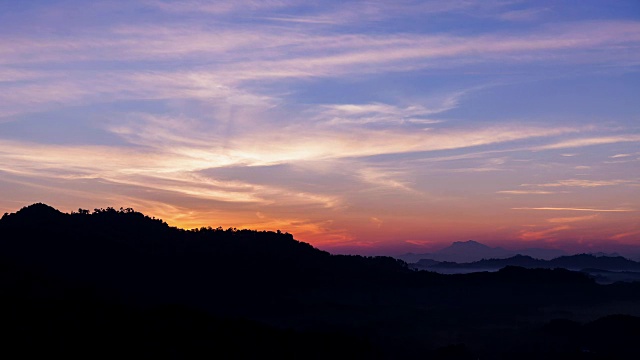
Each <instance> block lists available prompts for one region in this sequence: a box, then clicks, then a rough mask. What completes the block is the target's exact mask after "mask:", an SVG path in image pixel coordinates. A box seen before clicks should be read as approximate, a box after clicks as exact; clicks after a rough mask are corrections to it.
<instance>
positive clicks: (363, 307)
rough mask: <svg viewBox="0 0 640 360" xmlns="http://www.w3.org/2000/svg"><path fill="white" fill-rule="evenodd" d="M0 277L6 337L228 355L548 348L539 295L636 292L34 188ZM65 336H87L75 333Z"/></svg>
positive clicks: (5, 238)
mask: <svg viewBox="0 0 640 360" xmlns="http://www.w3.org/2000/svg"><path fill="white" fill-rule="evenodd" d="M0 286H1V287H2V290H3V292H2V294H3V295H2V297H1V299H2V301H3V304H4V306H3V307H2V309H3V310H2V311H4V313H3V314H0V315H2V316H4V317H7V318H10V319H12V320H10V321H9V322H6V323H5V325H3V326H5V330H6V329H7V328H6V327H16V328H17V327H19V326H20V325H19V324H26V325H24V326H23V327H22V328H21V329H22V330H20V331H17V332H16V331H14V337H13V338H12V340H11V341H12V342H14V343H15V344H22V345H16V346H27V345H25V344H26V343H25V342H30V341H35V342H36V343H37V342H41V341H44V342H45V343H46V344H47V346H49V347H52V348H55V347H56V346H57V347H60V346H62V348H58V349H57V350H56V351H54V352H53V353H57V354H63V355H69V354H75V355H77V357H81V355H78V354H86V353H85V352H84V351H89V350H90V349H98V348H103V347H105V346H109V345H107V344H111V345H110V346H111V348H113V349H122V348H124V347H125V346H129V345H131V344H132V342H133V345H134V347H135V348H136V349H137V350H135V351H137V352H135V351H134V352H133V354H139V356H141V357H148V356H147V355H149V354H151V355H149V356H154V357H156V355H158V354H161V355H162V354H165V355H166V354H177V355H176V356H166V357H169V358H171V357H173V358H185V357H199V356H196V355H194V354H195V353H198V352H199V351H202V354H209V355H211V356H218V357H220V356H221V354H225V356H223V357H233V356H226V353H227V352H228V351H230V352H233V349H234V348H236V347H239V348H241V349H239V350H237V351H236V353H235V354H236V355H237V356H236V357H238V358H247V357H248V358H255V357H257V356H258V355H260V354H265V356H271V355H273V356H274V357H284V358H287V357H288V358H312V357H313V356H316V357H317V358H326V357H329V356H331V357H335V356H338V357H339V356H340V355H344V354H342V353H341V351H342V350H340V349H342V348H345V350H344V351H348V352H349V354H350V356H351V357H353V358H361V357H367V358H375V357H376V356H378V357H381V358H398V357H404V356H412V357H415V356H424V357H427V358H429V357H431V358H434V357H439V358H455V357H456V356H467V355H469V356H475V357H479V356H480V357H482V358H496V357H498V355H500V354H502V355H500V356H503V355H504V354H506V353H509V352H513V351H515V352H516V353H518V351H520V350H518V349H525V348H527V347H526V346H529V347H530V350H529V352H530V353H532V354H537V355H538V356H537V358H560V357H559V356H560V355H558V354H562V351H565V350H567V349H568V348H558V349H560V350H562V351H560V350H558V349H551V348H545V347H541V346H538V345H535V344H536V341H542V340H540V339H544V336H545V335H544V334H542V335H541V334H540V333H536V331H538V330H536V329H540V328H541V327H542V326H543V325H544V324H545V323H546V322H547V321H548V320H549V319H548V317H547V315H545V314H549V313H550V312H552V311H555V310H552V309H558V308H561V309H564V310H563V312H562V314H567V315H566V316H569V317H571V318H572V319H574V320H576V318H578V317H579V316H580V315H579V314H580V311H582V310H580V309H585V308H590V309H594V310H592V312H591V313H592V314H597V315H598V314H599V315H609V314H610V313H609V312H607V311H610V310H602V309H612V308H613V306H619V304H632V305H633V304H639V303H640V285H639V284H633V283H629V284H613V285H608V286H601V285H597V284H596V283H595V282H594V281H593V280H592V279H590V278H589V277H587V276H586V275H584V274H582V273H576V272H571V271H568V270H563V269H535V270H532V269H525V268H522V267H506V268H504V269H502V270H500V271H498V272H495V273H475V274H466V275H454V276H447V275H441V274H436V273H432V272H427V271H412V270H410V269H408V267H407V265H406V263H404V262H402V261H398V260H395V259H392V258H389V257H362V256H344V255H342V256H337V255H331V254H329V253H327V252H324V251H320V250H318V249H315V248H313V247H312V246H310V245H309V244H306V243H302V242H299V241H296V240H295V239H294V238H293V237H292V236H291V235H290V234H283V233H280V232H268V231H253V230H236V229H221V228H218V229H212V228H201V229H197V230H189V231H187V230H181V229H177V228H173V227H170V226H168V225H167V224H166V223H164V222H162V221H161V220H158V219H152V218H149V217H147V216H145V215H143V214H140V213H137V212H135V211H133V210H130V209H121V210H115V209H111V208H108V209H97V210H95V211H93V212H91V213H90V212H88V211H82V210H79V212H78V213H72V214H64V213H61V212H59V211H57V210H55V209H53V208H51V207H49V206H46V205H43V204H35V205H32V206H29V207H26V208H23V209H21V210H20V211H18V212H17V213H15V214H8V215H5V216H3V217H2V219H0ZM631 307H632V308H633V306H631ZM620 308H621V309H622V307H620ZM598 309H600V310H598ZM639 312H640V311H639ZM14 313H15V314H18V315H15V316H14V315H11V314H14ZM639 315H640V314H639ZM11 316H13V317H11ZM63 319H66V320H63ZM577 320H579V321H578V324H579V325H580V326H582V324H583V323H585V322H586V321H587V320H592V319H580V318H578V319H577ZM602 326H604V325H602ZM596 327H597V326H596ZM632 327H633V326H632ZM91 334H93V335H91ZM136 334H146V335H144V336H142V337H141V338H140V339H139V340H135V339H136V336H137V335H136ZM532 334H533V335H532ZM536 334H537V335H536ZM76 337H77V338H78V339H80V340H79V341H82V342H83V343H86V344H88V345H87V347H86V349H85V348H82V349H84V350H82V349H81V350H78V348H73V346H74V345H73V341H71V340H68V339H74V338H76ZM45 340H46V341H45ZM625 341H626V340H625ZM594 342H595V343H594V344H593V345H594V346H596V345H598V344H599V343H598V342H597V340H594ZM629 342H631V340H629V341H627V342H625V344H623V345H621V346H622V348H624V347H625V346H627V345H628V344H629ZM252 344H253V345H255V347H253V345H252ZM274 344H275V345H274ZM527 344H528V345H527ZM606 344H607V343H604V342H603V343H602V344H601V345H600V346H602V347H603V348H602V349H604V350H602V351H601V353H603V354H605V353H607V352H610V351H613V350H612V349H609V348H607V346H608V345H606ZM525 345H526V346H525ZM69 346H70V347H72V348H68V347H69ZM77 346H79V347H81V345H77ZM536 346H537V347H536ZM567 346H568V345H567ZM259 348H264V352H260V350H258V349H259ZM216 349H219V352H216V351H217V350H216ZM287 349H290V351H289V350H287ZM513 349H515V350H513ZM536 349H538V350H536ZM76 350H78V351H80V353H78V352H77V351H76ZM254 350H255V351H254ZM114 351H115V350H114ZM567 351H568V350H567ZM105 354H107V355H108V354H111V353H109V352H108V351H107V352H105ZM140 354H141V355H140ZM301 354H302V355H301ZM519 354H520V355H523V354H522V353H521V352H520V353H519ZM541 354H544V356H543V355H541ZM161 355H158V356H160V357H163V356H161ZM556 355H557V356H556ZM554 356H555V357H554ZM105 357H108V356H105ZM534 358H535V357H534ZM578 358H580V357H578Z"/></svg>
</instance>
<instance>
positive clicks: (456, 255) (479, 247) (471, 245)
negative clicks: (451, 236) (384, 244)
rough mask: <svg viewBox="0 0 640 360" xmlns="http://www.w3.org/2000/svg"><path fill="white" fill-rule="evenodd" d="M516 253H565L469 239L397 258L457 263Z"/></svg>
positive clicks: (547, 256)
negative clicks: (435, 249) (489, 243)
mask: <svg viewBox="0 0 640 360" xmlns="http://www.w3.org/2000/svg"><path fill="white" fill-rule="evenodd" d="M515 255H525V256H531V257H534V258H536V259H553V258H556V257H559V256H562V255H565V253H564V252H563V251H561V250H556V249H539V248H530V249H521V250H515V251H512V250H506V249H503V248H501V247H490V246H487V245H485V244H482V243H479V242H477V241H474V240H468V241H456V242H454V243H452V244H451V245H449V246H447V247H445V248H443V249H440V250H438V251H436V252H433V253H422V254H414V253H407V254H403V255H399V256H397V258H399V259H402V260H404V261H406V262H407V263H417V262H418V261H420V260H421V259H429V260H435V261H440V262H443V261H446V262H456V263H468V262H474V261H479V260H482V259H504V258H509V257H512V256H515Z"/></svg>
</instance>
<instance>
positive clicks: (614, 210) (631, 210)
mask: <svg viewBox="0 0 640 360" xmlns="http://www.w3.org/2000/svg"><path fill="white" fill-rule="evenodd" d="M512 209H513V210H541V211H586V212H635V211H637V210H633V209H594V208H573V207H515V208H512Z"/></svg>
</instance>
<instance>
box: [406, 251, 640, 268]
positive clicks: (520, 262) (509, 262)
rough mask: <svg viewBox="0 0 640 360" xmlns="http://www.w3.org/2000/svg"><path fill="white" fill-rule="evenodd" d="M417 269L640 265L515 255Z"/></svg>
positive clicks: (430, 263) (625, 261)
mask: <svg viewBox="0 0 640 360" xmlns="http://www.w3.org/2000/svg"><path fill="white" fill-rule="evenodd" d="M413 266H414V267H417V268H422V269H427V270H428V269H432V270H435V271H437V269H446V268H449V269H455V268H460V269H478V270H499V269H501V268H503V267H505V266H519V267H524V268H530V269H535V268H545V269H553V268H564V269H568V270H583V269H597V270H607V271H640V263H639V262H636V261H633V260H629V259H626V258H624V257H622V256H615V257H614V256H595V255H591V254H577V255H570V256H561V257H558V258H555V259H551V260H540V259H534V258H532V257H531V256H525V255H516V256H512V257H510V258H506V259H483V260H479V261H473V262H469V263H455V262H437V261H433V260H421V261H419V262H418V263H416V264H414V265H413Z"/></svg>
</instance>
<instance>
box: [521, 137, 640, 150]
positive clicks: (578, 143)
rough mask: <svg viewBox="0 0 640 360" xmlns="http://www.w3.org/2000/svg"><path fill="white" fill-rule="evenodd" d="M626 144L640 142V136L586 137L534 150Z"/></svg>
mask: <svg viewBox="0 0 640 360" xmlns="http://www.w3.org/2000/svg"><path fill="white" fill-rule="evenodd" d="M625 142H640V135H636V134H631V135H615V136H599V137H585V138H578V139H570V140H562V141H559V142H556V143H553V144H549V145H543V146H538V147H535V148H534V149H533V150H555V149H568V148H576V147H585V146H595V145H605V144H617V143H625Z"/></svg>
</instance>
